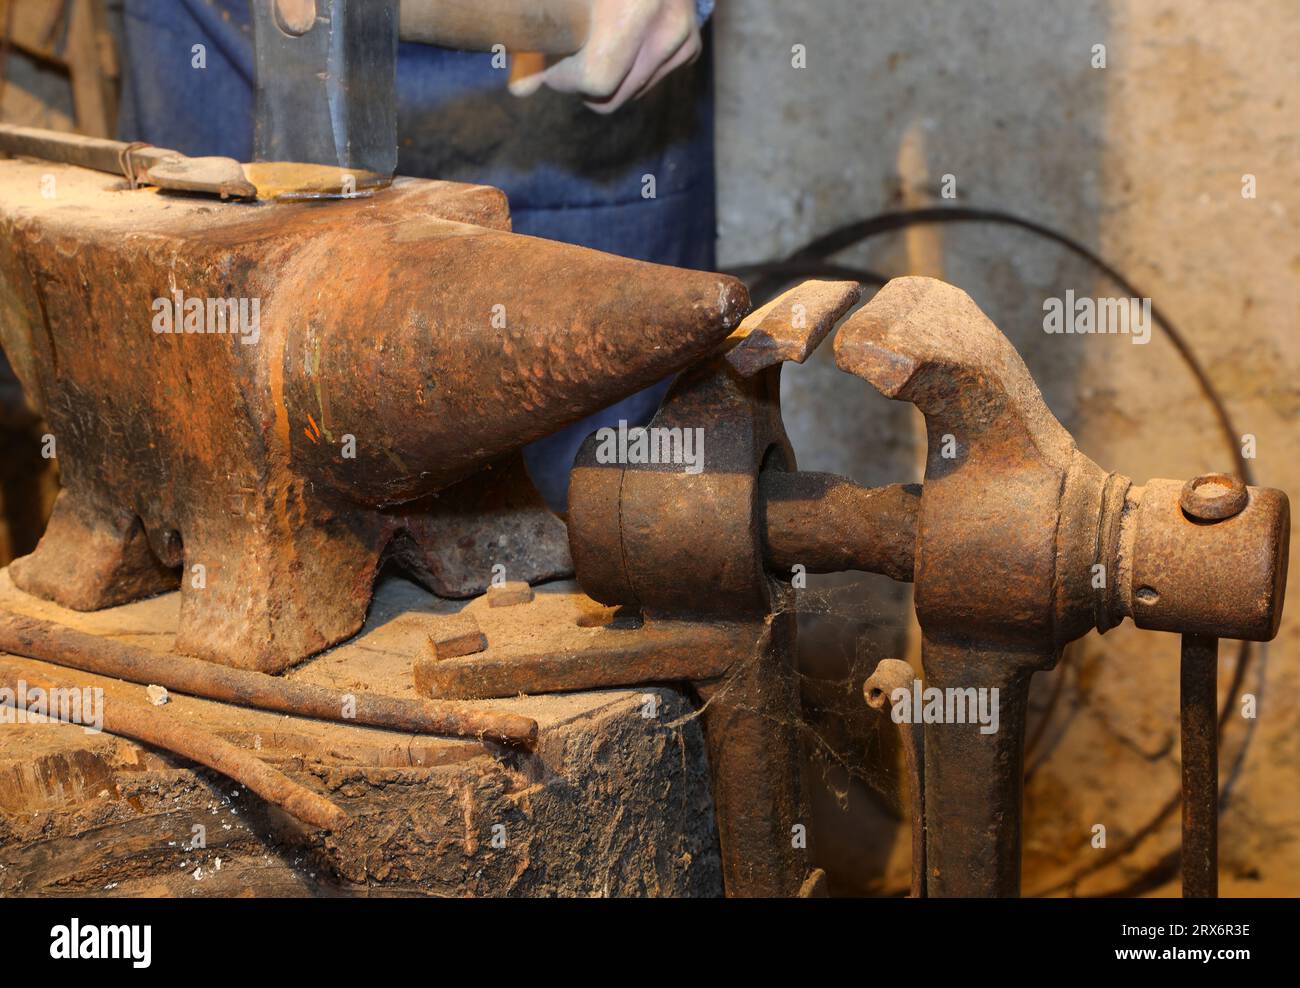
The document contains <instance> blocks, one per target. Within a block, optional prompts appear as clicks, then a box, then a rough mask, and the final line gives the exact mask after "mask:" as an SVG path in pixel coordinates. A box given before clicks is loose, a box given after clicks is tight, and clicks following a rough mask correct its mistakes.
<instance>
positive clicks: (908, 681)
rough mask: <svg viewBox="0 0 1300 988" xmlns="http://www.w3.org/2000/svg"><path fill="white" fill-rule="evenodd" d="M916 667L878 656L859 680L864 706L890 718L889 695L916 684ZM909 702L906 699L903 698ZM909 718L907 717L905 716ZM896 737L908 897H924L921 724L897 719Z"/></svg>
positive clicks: (891, 700) (923, 768) (923, 777)
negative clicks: (904, 797) (908, 857)
mask: <svg viewBox="0 0 1300 988" xmlns="http://www.w3.org/2000/svg"><path fill="white" fill-rule="evenodd" d="M919 679H920V677H918V676H917V675H916V671H915V670H914V669H913V668H912V667H911V666H910V665H908V664H907V663H906V662H903V661H902V660H901V659H881V660H880V663H879V664H878V665H877V666H876V671H875V672H873V673H872V674H871V675H870V676H868V677H867V681H866V682H865V683H863V684H862V694H863V696H864V697H865V698H866V701H867V706H869V707H870V708H871V709H872V710H879V711H880V712H881V713H883V714H884V715H885V716H886V717H889V718H890V720H893V714H892V710H893V698H894V693H895V691H896V690H900V689H902V690H906V691H907V693H908V696H909V697H910V696H911V694H912V690H914V689H916V688H917V686H918V684H919ZM904 702H909V701H906V700H905V701H904ZM908 720H909V721H910V720H911V718H908ZM897 727H898V739H899V740H900V741H901V742H902V744H903V760H904V763H905V765H906V768H907V788H908V801H909V803H910V804H911V810H912V889H911V892H910V893H909V897H910V898H913V899H924V898H925V725H924V724H921V723H906V722H899V723H898V724H897Z"/></svg>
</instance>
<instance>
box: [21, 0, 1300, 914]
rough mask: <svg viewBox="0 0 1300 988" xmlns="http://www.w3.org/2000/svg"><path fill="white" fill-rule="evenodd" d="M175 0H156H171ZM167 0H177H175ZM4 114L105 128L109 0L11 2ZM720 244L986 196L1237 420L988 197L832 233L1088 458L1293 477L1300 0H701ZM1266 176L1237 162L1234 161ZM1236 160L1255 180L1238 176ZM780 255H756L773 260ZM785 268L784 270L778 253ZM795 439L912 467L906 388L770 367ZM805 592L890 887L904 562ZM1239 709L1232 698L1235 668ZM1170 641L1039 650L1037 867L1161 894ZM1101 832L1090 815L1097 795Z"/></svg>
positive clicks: (759, 251)
mask: <svg viewBox="0 0 1300 988" xmlns="http://www.w3.org/2000/svg"><path fill="white" fill-rule="evenodd" d="M160 2H163V0H160ZM166 2H170V0H166ZM0 11H3V13H2V14H0V18H2V21H0V22H2V23H3V25H4V40H3V47H2V48H0V65H2V66H3V70H2V71H0V80H2V81H0V116H2V117H3V119H4V120H5V121H7V122H12V123H23V124H29V125H33V126H41V127H52V128H56V129H63V130H67V129H76V130H80V131H82V132H84V133H88V134H96V135H103V136H120V137H122V138H124V139H128V140H129V139H132V137H133V135H131V134H127V133H121V132H120V131H119V128H118V123H117V120H118V102H119V89H118V86H119V76H120V75H121V72H120V66H121V62H122V59H123V58H124V57H125V56H124V51H123V45H122V29H121V23H122V10H121V7H120V4H119V3H118V2H114V0H0ZM712 35H713V37H712V51H713V59H714V85H715V93H716V122H715V127H716V143H715V147H716V156H717V194H718V235H719V240H718V264H719V267H721V268H723V269H727V270H731V269H736V270H739V271H740V272H741V273H744V274H747V275H749V276H750V277H751V279H752V277H753V276H754V274H755V269H754V267H753V266H754V265H760V264H764V263H768V262H773V261H779V260H781V259H783V258H787V257H788V256H790V255H791V254H793V253H795V252H796V251H798V250H799V249H800V248H802V247H803V246H804V245H805V244H807V243H809V242H810V241H812V240H813V239H814V238H815V237H817V236H819V235H821V234H824V233H826V232H828V231H831V230H834V229H836V228H838V227H840V226H842V225H844V224H847V223H850V222H852V221H855V220H861V219H864V218H867V217H871V216H874V215H876V214H880V213H883V212H889V211H894V210H900V209H917V208H925V207H929V206H939V207H949V208H961V207H964V208H974V209H984V210H995V211H1002V212H1004V213H1007V214H1011V215H1014V216H1018V217H1022V218H1024V219H1027V220H1032V221H1034V222H1036V223H1039V224H1043V225H1044V226H1046V227H1049V228H1051V229H1052V230H1054V231H1057V232H1059V234H1061V235H1062V236H1063V237H1064V238H1068V239H1069V240H1072V241H1074V242H1076V243H1077V244H1078V245H1080V246H1082V247H1084V248H1086V249H1087V250H1090V251H1093V252H1095V253H1096V254H1097V255H1099V256H1100V257H1102V258H1104V259H1105V260H1106V261H1107V262H1108V263H1109V264H1110V265H1112V266H1113V267H1114V268H1115V269H1117V270H1118V271H1119V272H1121V273H1122V274H1123V275H1124V276H1125V277H1126V278H1127V279H1128V280H1129V281H1131V282H1132V283H1133V284H1134V285H1135V286H1137V288H1138V289H1139V290H1140V292H1141V294H1142V295H1145V296H1148V297H1150V298H1152V299H1153V300H1154V302H1155V305H1156V306H1157V307H1158V308H1161V309H1163V310H1164V312H1165V313H1166V314H1167V315H1168V316H1169V318H1170V320H1171V321H1172V322H1173V323H1174V324H1175V326H1176V327H1177V330H1178V331H1179V332H1180V333H1181V334H1182V337H1183V339H1184V341H1185V343H1186V345H1187V347H1189V348H1190V350H1191V352H1192V353H1193V354H1194V356H1195V357H1196V359H1198V360H1199V361H1200V362H1201V364H1202V365H1203V366H1204V368H1205V370H1206V372H1207V374H1208V376H1209V379H1210V381H1211V382H1212V384H1213V388H1214V391H1215V392H1216V393H1217V396H1218V398H1219V400H1221V402H1222V404H1223V406H1224V408H1225V409H1226V410H1227V412H1228V413H1229V415H1230V418H1231V421H1232V423H1233V426H1234V430H1235V432H1236V433H1237V435H1235V436H1233V437H1228V436H1225V434H1224V431H1223V430H1222V429H1221V428H1220V426H1219V424H1218V422H1217V421H1216V418H1215V411H1214V407H1213V404H1212V401H1211V397H1210V396H1209V395H1207V394H1206V393H1205V391H1204V390H1203V389H1202V388H1200V387H1199V386H1198V384H1197V382H1196V380H1195V378H1194V377H1193V375H1192V374H1191V372H1190V371H1189V368H1188V366H1187V363H1186V362H1185V361H1184V360H1183V359H1182V358H1181V357H1180V356H1179V353H1178V352H1177V350H1176V348H1175V346H1174V345H1173V344H1172V343H1171V341H1170V339H1169V337H1168V336H1167V335H1166V334H1164V333H1162V332H1161V331H1160V330H1158V329H1157V330H1156V332H1155V333H1154V335H1153V338H1152V340H1151V342H1150V343H1149V344H1147V345H1135V344H1134V343H1133V342H1132V341H1131V340H1130V339H1129V338H1128V337H1124V336H1073V335H1070V336H1066V335H1048V334H1046V333H1044V332H1043V328H1042V325H1043V303H1044V300H1045V299H1046V298H1052V297H1061V296H1063V295H1064V293H1065V292H1066V291H1067V290H1073V291H1074V292H1075V293H1076V294H1077V295H1081V296H1082V295H1090V296H1098V297H1111V296H1119V295H1124V294H1126V293H1124V292H1123V291H1121V289H1120V288H1119V287H1118V286H1117V285H1115V284H1114V283H1113V282H1112V281H1110V280H1108V279H1107V278H1106V277H1104V276H1103V275H1102V273H1101V272H1100V271H1099V270H1098V269H1097V267H1096V266H1095V265H1093V264H1090V263H1089V262H1087V261H1086V260H1084V259H1083V258H1081V257H1079V256H1078V255H1077V254H1075V253H1072V252H1071V251H1070V250H1068V249H1067V248H1066V247H1064V246H1062V245H1061V244H1060V243H1058V242H1052V241H1050V240H1048V239H1045V238H1043V237H1041V236H1036V235H1034V234H1032V233H1030V232H1028V231H1026V230H1025V229H1022V228H1018V227H1015V226H1011V225H1007V224H999V223H992V222H962V223H927V224H916V225H912V226H908V227H906V228H904V229H902V230H898V231H894V232H889V233H884V234H880V235H876V236H872V237H870V238H869V239H867V240H865V241H863V242H861V243H857V244H854V245H851V246H849V247H848V248H846V249H845V250H843V251H842V252H840V253H838V254H836V255H835V256H834V258H833V260H834V262H835V263H838V264H841V265H843V266H847V267H854V268H861V269H866V270H869V271H872V272H877V273H879V274H880V275H883V276H886V277H888V276H894V275H901V274H908V273H912V274H925V275H930V276H934V277H939V278H943V279H945V280H948V281H951V282H954V283H955V284H957V285H960V286H961V287H962V288H964V289H965V290H966V291H967V292H969V293H970V294H971V295H972V296H973V297H974V299H975V300H976V302H977V303H979V305H980V306H981V307H982V308H983V309H984V311H985V312H986V313H988V315H989V316H990V317H991V318H992V319H993V321H994V322H995V323H996V324H997V325H998V326H999V327H1000V328H1001V329H1002V331H1003V332H1004V333H1005V334H1006V335H1007V336H1008V337H1009V338H1010V339H1011V341H1012V342H1013V343H1014V344H1015V346H1016V347H1017V348H1018V349H1019V351H1020V352H1021V354H1022V355H1023V356H1024V358H1025V361H1026V363H1027V364H1028V365H1029V368H1030V371H1031V372H1032V373H1033V375H1034V377H1035V378H1036V380H1037V381H1038V383H1039V385H1040V387H1041V388H1042V390H1043V393H1044V396H1045V398H1046V400H1047V403H1048V405H1049V406H1050V408H1051V409H1052V411H1053V412H1054V413H1055V414H1056V415H1057V416H1058V417H1059V418H1060V419H1061V421H1062V423H1063V424H1064V425H1065V426H1066V428H1067V429H1069V430H1070V431H1071V432H1072V433H1073V434H1074V436H1075V437H1076V439H1077V441H1078V443H1079V446H1080V448H1081V449H1082V450H1083V451H1084V452H1085V453H1086V454H1087V455H1089V456H1090V457H1092V458H1093V459H1094V460H1095V461H1096V462H1098V463H1099V464H1101V465H1103V466H1105V467H1107V468H1109V469H1113V470H1118V471H1120V472H1122V473H1125V474H1128V475H1129V476H1131V477H1133V478H1134V480H1135V481H1136V482H1139V483H1140V482H1143V481H1145V480H1146V479H1148V478H1151V477H1170V478H1176V479H1182V478H1186V477H1189V476H1192V475H1194V474H1197V473H1200V472H1204V471H1209V470H1230V469H1231V468H1232V467H1233V462H1234V453H1233V447H1232V445H1230V444H1229V443H1230V438H1231V441H1232V443H1233V444H1235V445H1240V444H1241V443H1242V442H1243V437H1246V436H1251V437H1254V453H1255V456H1254V458H1253V459H1252V460H1250V464H1251V466H1252V468H1253V470H1254V472H1255V482H1256V483H1259V484H1261V485H1267V486H1275V487H1280V488H1282V489H1283V490H1286V491H1288V492H1289V493H1291V494H1292V496H1296V495H1297V494H1298V493H1300V436H1298V435H1297V420H1298V417H1300V338H1298V336H1297V333H1298V332H1300V325H1298V323H1300V237H1298V236H1297V233H1298V231H1300V105H1298V104H1297V99H1298V96H1297V94H1300V60H1297V59H1296V58H1295V52H1296V51H1297V50H1300V11H1298V10H1297V8H1296V6H1295V3H1294V0H1237V2H1236V3H1233V4H1232V5H1230V6H1228V5H1224V4H1221V3H1214V2H1212V0H968V2H966V3H962V4H951V3H947V2H942V0H818V2H817V3H816V4H793V3H783V2H780V0H719V2H718V5H717V10H716V13H715V15H714V18H713V25H712ZM1252 186H1253V188H1252ZM1246 189H1251V191H1253V195H1244V194H1243V190H1246ZM769 287H773V286H769ZM774 287H780V286H779V285H775V286H774ZM783 400H784V407H785V418H786V423H787V427H788V429H789V432H790V435H791V438H792V441H793V443H794V447H795V450H796V451H797V453H798V456H799V466H800V467H801V468H803V469H811V470H822V471H832V472H836V473H842V474H845V475H847V476H849V477H851V478H853V479H854V480H857V481H859V482H863V483H869V484H883V483H890V482H897V481H902V480H912V479H919V477H920V473H921V465H922V459H923V456H924V433H923V431H922V429H921V428H920V420H919V416H917V415H916V414H915V413H914V411H913V409H912V408H911V406H910V405H905V404H901V403H895V402H890V401H887V400H885V399H883V398H881V397H880V396H879V395H878V394H876V393H875V392H874V391H872V390H871V389H870V388H869V387H868V386H867V385H866V384H865V382H863V381H861V380H859V379H857V378H854V377H850V376H848V375H845V374H843V373H841V372H840V371H838V370H837V369H836V368H835V367H834V363H833V361H832V359H831V353H830V348H829V347H823V348H822V350H821V351H820V352H819V353H818V354H817V355H816V356H815V357H814V358H813V359H812V360H810V361H809V363H808V364H806V365H804V366H793V365H790V366H789V368H788V370H787V371H786V375H785V381H784V392H783ZM0 430H2V433H3V443H4V446H3V459H2V460H0V463H3V466H2V467H0V485H2V488H0V496H2V498H3V504H2V507H3V519H4V523H3V525H0V562H7V561H8V560H9V559H10V558H12V557H13V556H15V555H21V554H23V553H25V552H27V551H30V549H31V547H32V546H33V545H34V543H35V539H36V538H37V537H38V536H39V532H40V530H41V527H42V525H43V519H44V517H45V515H46V513H47V512H48V508H49V504H50V501H51V500H52V496H53V493H54V491H55V490H56V484H57V480H56V478H55V476H54V475H53V472H52V470H53V468H52V467H51V466H50V465H49V464H48V463H47V461H44V460H42V459H41V458H40V456H39V443H38V442H37V441H35V440H34V439H33V437H34V436H39V434H40V432H41V429H40V425H39V423H38V422H37V421H36V419H35V417H34V416H33V415H32V414H31V413H30V412H29V411H28V410H27V408H26V406H25V404H24V402H23V401H22V397H21V392H20V391H19V389H18V388H17V385H16V384H15V383H14V382H13V381H12V377H11V375H5V376H4V378H3V379H2V380H0ZM812 587H813V589H814V591H815V592H814V593H812V594H809V595H807V596H806V601H807V607H806V608H805V610H806V611H807V613H803V614H801V617H800V625H801V655H800V662H801V669H802V672H803V676H804V702H805V711H804V718H805V726H806V728H807V731H806V736H807V739H808V750H809V758H810V760H811V761H812V763H813V765H814V766H815V771H814V773H813V778H814V780H815V794H814V795H815V808H816V815H815V820H814V828H815V831H814V832H815V835H816V842H817V853H818V854H819V856H820V857H821V858H822V862H821V863H822V864H823V866H824V867H825V868H826V869H827V871H828V873H829V875H830V878H831V883H832V888H833V890H834V891H836V892H838V893H842V894H869V895H893V894H902V893H903V892H905V890H906V885H907V874H906V870H907V858H908V850H909V844H908V835H907V831H906V824H905V821H904V814H903V813H902V812H901V811H900V810H901V807H903V806H905V805H906V804H905V794H904V793H902V792H900V777H899V774H900V764H901V763H900V759H899V753H898V751H897V750H896V748H895V746H894V744H893V739H892V733H891V730H889V729H888V725H883V724H882V723H880V721H879V720H878V719H877V718H876V717H875V715H872V714H871V712H870V711H869V710H868V709H867V708H866V706H865V704H864V703H863V702H862V698H861V685H862V681H863V679H864V678H865V677H866V675H867V674H869V672H870V671H871V670H872V669H873V668H874V667H875V664H876V662H877V661H878V660H879V659H881V658H885V657H900V658H906V659H909V660H910V661H912V662H913V663H914V664H917V665H918V667H919V655H918V650H919V649H918V636H917V632H916V629H915V626H914V622H913V621H912V620H911V618H910V591H909V588H906V587H900V586H897V585H895V584H892V583H891V582H890V581H888V580H886V579H884V578H872V577H862V576H856V575H855V576H846V577H839V578H835V579H831V578H812ZM1298 640H1300V606H1297V604H1296V602H1295V601H1294V600H1293V601H1292V606H1291V607H1290V609H1289V612H1288V616H1287V617H1286V619H1285V620H1284V622H1283V627H1282V631H1281V633H1280V634H1279V636H1278V638H1277V640H1276V641H1275V642H1273V643H1272V644H1271V645H1269V646H1266V647H1260V646H1256V647H1254V648H1252V649H1250V650H1249V652H1247V653H1241V652H1239V651H1238V649H1237V647H1236V645H1235V644H1234V643H1228V642H1225V643H1224V644H1223V646H1222V647H1221V649H1220V651H1221V655H1220V662H1221V670H1220V677H1219V681H1220V688H1221V700H1222V702H1225V703H1228V704H1231V705H1232V707H1233V712H1232V714H1231V715H1230V716H1229V717H1228V719H1227V723H1226V727H1225V730H1224V735H1223V742H1222V763H1221V779H1222V781H1223V784H1224V786H1225V799H1226V805H1225V810H1224V815H1223V819H1222V824H1221V838H1220V861H1221V888H1222V891H1223V894H1225V895H1297V894H1300V703H1297V699H1300V657H1298V653H1297V649H1296V645H1297V642H1298ZM1246 693H1250V694H1253V695H1254V696H1255V697H1257V699H1258V716H1257V718H1255V719H1246V718H1244V717H1242V716H1240V715H1239V713H1238V711H1239V710H1240V698H1241V696H1242V695H1243V694H1246ZM1177 755H1178V639H1177V637H1175V636H1172V635H1160V634H1154V633H1143V632H1137V631H1135V630H1134V629H1133V628H1132V626H1131V625H1125V626H1123V627H1120V628H1117V629H1115V630H1113V631H1111V632H1110V633H1108V634H1107V635H1106V636H1104V637H1102V636H1099V635H1097V634H1096V633H1093V634H1091V635H1089V636H1087V637H1086V638H1084V639H1083V640H1081V641H1080V642H1077V643H1076V644H1074V645H1072V646H1071V647H1070V648H1069V649H1068V650H1067V654H1066V656H1065V658H1064V660H1063V661H1062V662H1061V663H1060V665H1059V666H1058V668H1057V669H1056V670H1054V671H1053V672H1050V673H1042V674H1039V675H1038V676H1037V677H1036V679H1035V687H1034V701H1033V706H1032V709H1031V712H1030V730H1029V742H1028V754H1027V759H1026V764H1027V772H1028V781H1027V787H1026V814H1025V820H1026V824H1025V826H1026V831H1025V874H1024V891H1025V893H1026V894H1028V895H1035V894H1054V895H1105V894H1139V893H1140V894H1156V895H1162V894H1177V852H1178V832H1179V812H1178V804H1177V802H1176V797H1177V793H1178V782H1179V780H1178V772H1179V768H1178V763H1177ZM1098 824H1100V825H1103V826H1104V827H1105V828H1106V846H1105V847H1104V848H1098V847H1094V846H1093V834H1094V829H1093V828H1094V827H1095V826H1096V825H1098Z"/></svg>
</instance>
